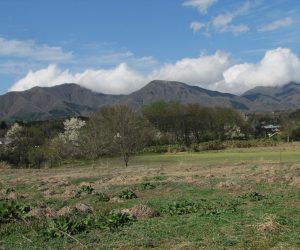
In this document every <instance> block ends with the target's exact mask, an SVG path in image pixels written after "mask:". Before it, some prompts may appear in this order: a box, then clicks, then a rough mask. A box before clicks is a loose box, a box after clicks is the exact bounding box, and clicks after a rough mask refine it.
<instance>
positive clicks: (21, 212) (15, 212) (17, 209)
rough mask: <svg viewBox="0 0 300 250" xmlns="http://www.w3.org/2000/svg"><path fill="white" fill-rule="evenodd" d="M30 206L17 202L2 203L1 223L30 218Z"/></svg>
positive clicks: (0, 211)
mask: <svg viewBox="0 0 300 250" xmlns="http://www.w3.org/2000/svg"><path fill="white" fill-rule="evenodd" d="M29 211H30V206H29V205H26V204H19V203H17V202H15V201H4V202H0V222H1V223H4V222H10V221H13V220H20V219H24V218H26V217H27V216H28V213H29Z"/></svg>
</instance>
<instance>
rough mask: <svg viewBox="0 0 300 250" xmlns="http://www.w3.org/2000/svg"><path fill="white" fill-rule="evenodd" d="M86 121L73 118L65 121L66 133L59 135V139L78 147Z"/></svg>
mask: <svg viewBox="0 0 300 250" xmlns="http://www.w3.org/2000/svg"><path fill="white" fill-rule="evenodd" d="M85 124H86V123H85V121H83V120H80V119H79V118H71V119H67V120H65V121H64V129H65V131H64V132H63V133H61V134H59V138H60V139H61V140H62V141H63V142H64V143H70V144H72V145H73V146H78V144H79V134H80V129H81V128H82V127H83V126H85Z"/></svg>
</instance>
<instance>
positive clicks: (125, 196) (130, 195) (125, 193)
mask: <svg viewBox="0 0 300 250" xmlns="http://www.w3.org/2000/svg"><path fill="white" fill-rule="evenodd" d="M119 198H122V199H125V200H130V199H136V198H137V195H136V194H135V193H134V192H133V191H132V190H130V189H126V190H123V191H122V192H121V193H120V194H119Z"/></svg>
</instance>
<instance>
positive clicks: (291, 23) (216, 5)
mask: <svg viewBox="0 0 300 250" xmlns="http://www.w3.org/2000/svg"><path fill="white" fill-rule="evenodd" d="M299 14H300V2H299V1H296V0H272V1H270V0H170V1H169V0H89V1H86V0H51V1H40V0H26V1H22V0H1V1H0V79H1V82H0V94H3V93H5V92H6V91H8V90H16V91H18V90H25V89H28V88H31V87H33V86H36V85H39V86H52V85H56V84H62V83H64V82H77V83H79V84H81V85H82V86H84V87H87V88H90V89H92V90H94V91H99V92H104V93H115V94H117V93H129V92H131V91H134V90H137V89H139V88H140V87H142V86H144V85H145V84H146V83H147V82H149V81H150V80H153V79H163V80H178V81H184V82H186V83H188V84H192V85H198V86H201V87H205V88H210V89H216V90H220V91H227V92H243V91H245V90H247V89H249V88H251V87H254V86H256V85H279V84H285V83H287V82H288V81H299V82H300V73H299V72H300V60H299V55H300V45H299V42H298V41H299V40H300V29H299V27H300V26H299V22H300V18H299V16H300V15H299ZM279 66H280V67H279ZM273 72H275V74H274V73H273Z"/></svg>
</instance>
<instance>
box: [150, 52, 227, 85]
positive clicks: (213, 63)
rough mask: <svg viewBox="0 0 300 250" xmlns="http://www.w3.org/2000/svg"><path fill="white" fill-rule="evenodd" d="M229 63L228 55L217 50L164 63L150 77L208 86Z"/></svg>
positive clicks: (220, 74)
mask: <svg viewBox="0 0 300 250" xmlns="http://www.w3.org/2000/svg"><path fill="white" fill-rule="evenodd" d="M230 65H231V59H230V56H229V55H228V54H226V53H223V52H220V51H217V52H216V53H215V54H214V55H202V56H200V57H198V58H184V59H182V60H179V61H177V62H176V63H175V64H166V65H164V66H162V67H161V68H160V69H158V70H155V71H154V72H153V73H152V74H150V79H161V80H173V81H182V82H185V83H189V84H192V85H199V86H201V87H209V85H210V84H212V83H215V82H217V81H220V80H221V79H222V73H223V72H224V70H225V69H227V68H228V67H229V66H230Z"/></svg>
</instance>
